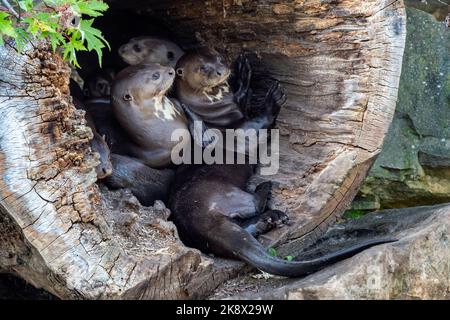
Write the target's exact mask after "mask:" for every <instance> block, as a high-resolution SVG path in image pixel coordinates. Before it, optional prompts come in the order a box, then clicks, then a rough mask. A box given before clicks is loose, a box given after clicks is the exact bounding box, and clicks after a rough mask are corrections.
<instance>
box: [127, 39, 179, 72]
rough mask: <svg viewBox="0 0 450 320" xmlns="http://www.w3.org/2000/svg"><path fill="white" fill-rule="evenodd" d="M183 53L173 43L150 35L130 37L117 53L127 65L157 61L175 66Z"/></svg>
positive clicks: (164, 64)
mask: <svg viewBox="0 0 450 320" xmlns="http://www.w3.org/2000/svg"><path fill="white" fill-rule="evenodd" d="M183 54H184V52H183V50H181V49H180V47H178V46H177V45H176V44H175V43H173V42H170V41H167V40H163V39H158V38H152V37H138V38H132V39H131V40H130V41H128V42H127V43H125V44H123V45H122V46H121V47H120V48H119V55H120V57H121V58H122V59H123V61H125V62H126V63H128V64H129V65H136V64H140V63H158V64H160V65H163V66H171V67H173V68H174V67H175V66H176V64H177V61H178V59H180V57H181V56H182V55H183Z"/></svg>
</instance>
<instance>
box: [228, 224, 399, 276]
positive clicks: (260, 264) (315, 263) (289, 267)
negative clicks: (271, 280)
mask: <svg viewBox="0 0 450 320" xmlns="http://www.w3.org/2000/svg"><path fill="white" fill-rule="evenodd" d="M233 229H234V232H233V233H235V236H237V234H236V233H240V236H239V239H240V240H241V241H239V242H241V243H240V246H238V248H227V249H229V250H230V251H229V252H231V253H232V254H233V255H234V256H235V257H238V258H240V259H241V260H244V261H245V262H247V263H248V264H250V265H252V266H254V267H256V268H258V269H260V270H262V271H265V272H267V273H270V274H274V275H278V276H285V277H300V276H304V275H307V274H309V273H312V272H315V271H317V270H319V269H321V268H323V267H325V266H328V265H330V264H333V263H335V262H337V261H340V260H343V259H346V258H349V257H351V256H353V255H355V254H357V253H359V252H361V251H363V250H365V249H367V248H370V247H372V246H376V245H379V244H383V243H389V242H395V241H397V239H393V238H384V239H379V240H370V241H366V242H363V243H361V244H358V245H355V246H351V247H348V248H344V249H341V250H338V251H336V252H333V253H330V254H327V255H325V256H322V257H320V258H317V259H312V260H304V261H287V260H283V259H279V258H275V257H272V256H270V255H269V254H268V253H267V250H266V249H265V248H264V247H263V246H262V245H261V244H260V243H259V242H258V241H257V240H256V239H255V238H254V237H253V236H252V235H251V234H250V233H248V232H247V231H245V230H243V229H241V230H239V231H240V232H239V231H238V230H236V228H233ZM236 239H237V238H235V240H236ZM233 242H234V245H236V241H233Z"/></svg>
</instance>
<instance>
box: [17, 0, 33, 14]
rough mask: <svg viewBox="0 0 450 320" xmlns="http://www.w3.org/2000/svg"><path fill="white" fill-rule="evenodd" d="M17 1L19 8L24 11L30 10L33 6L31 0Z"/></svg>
mask: <svg viewBox="0 0 450 320" xmlns="http://www.w3.org/2000/svg"><path fill="white" fill-rule="evenodd" d="M18 2H19V7H20V9H22V10H23V11H25V12H27V11H30V10H31V9H33V7H34V4H33V0H22V1H18Z"/></svg>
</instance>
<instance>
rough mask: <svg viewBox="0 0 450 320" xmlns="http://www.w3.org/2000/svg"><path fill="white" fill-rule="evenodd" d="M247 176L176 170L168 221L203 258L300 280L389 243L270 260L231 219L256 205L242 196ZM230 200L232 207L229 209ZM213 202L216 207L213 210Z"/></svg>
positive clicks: (218, 169) (232, 171)
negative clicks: (233, 261)
mask: <svg viewBox="0 0 450 320" xmlns="http://www.w3.org/2000/svg"><path fill="white" fill-rule="evenodd" d="M251 174H252V169H251V167H250V166H248V165H210V166H206V165H204V166H202V165H199V166H185V167H182V168H180V169H179V170H178V172H177V174H176V178H175V182H174V185H173V187H172V190H171V194H170V198H169V208H170V210H171V212H172V216H171V219H172V220H173V222H174V223H175V225H176V226H177V229H178V232H179V235H180V237H181V240H182V241H183V242H184V243H185V244H186V245H188V246H191V247H195V248H197V249H200V250H202V251H203V252H205V253H213V254H215V255H218V256H221V257H228V258H233V259H239V260H243V261H245V262H247V263H248V264H250V265H252V266H254V267H256V268H258V269H260V270H263V271H265V272H268V273H271V274H275V275H280V276H287V277H300V276H304V275H306V274H309V273H312V272H314V271H317V270H319V269H320V268H323V267H324V266H326V265H329V264H332V263H334V262H337V261H339V260H342V259H345V258H348V257H350V256H352V255H354V254H356V253H358V252H360V251H363V250H364V249H366V248H369V247H371V246H374V245H377V244H382V243H387V242H391V241H395V240H394V239H381V240H373V241H368V242H365V243H362V244H359V245H356V246H353V247H350V248H345V249H342V250H339V251H337V252H335V253H332V254H328V255H326V256H323V257H320V258H317V259H314V260H308V261H286V260H282V259H278V258H274V257H272V256H270V255H269V254H268V253H267V251H266V249H265V248H264V247H263V246H262V245H261V244H260V243H259V242H258V241H257V240H256V239H255V237H254V236H253V235H252V234H251V233H250V232H248V231H247V230H245V229H244V228H242V227H241V226H239V225H238V224H237V223H235V221H233V219H232V218H236V215H235V214H236V212H235V209H236V207H241V208H248V207H249V196H253V201H254V203H255V204H258V202H259V201H261V199H259V198H258V197H257V196H256V195H252V194H250V193H248V192H247V191H245V186H246V182H247V180H248V178H249V177H250V175H251ZM227 190H233V191H234V192H233V198H230V197H228V195H227ZM250 199H251V198H250ZM230 200H232V205H229V204H230ZM213 202H215V203H218V204H220V205H217V206H215V205H213ZM239 202H241V203H239ZM256 207H257V206H256ZM256 207H255V208H256ZM232 214H233V215H232ZM237 214H239V212H237ZM240 214H241V215H242V218H250V217H251V216H253V217H256V216H258V215H259V214H261V212H258V210H257V209H255V210H254V212H253V214H251V213H250V212H248V211H247V212H241V213H240ZM238 216H239V215H238Z"/></svg>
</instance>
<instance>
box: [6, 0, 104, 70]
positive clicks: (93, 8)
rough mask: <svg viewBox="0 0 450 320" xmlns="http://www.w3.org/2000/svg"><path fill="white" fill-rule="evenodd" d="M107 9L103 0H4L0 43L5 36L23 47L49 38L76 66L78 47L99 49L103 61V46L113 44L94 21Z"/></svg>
mask: <svg viewBox="0 0 450 320" xmlns="http://www.w3.org/2000/svg"><path fill="white" fill-rule="evenodd" d="M107 9H108V5H107V4H106V3H104V2H103V1H101V0H42V1H36V0H0V45H3V44H4V38H5V37H11V38H13V39H14V40H15V41H16V45H17V48H18V49H19V50H22V49H23V47H24V46H25V44H26V43H27V42H28V41H30V40H33V39H37V40H46V41H48V42H49V43H50V44H51V47H52V49H53V51H56V50H57V49H58V48H60V49H61V54H62V56H63V58H64V59H65V60H67V61H69V62H70V63H71V64H72V65H74V66H76V67H80V66H79V64H78V61H77V56H76V53H77V51H95V52H96V53H97V55H98V59H99V64H100V65H101V61H102V49H103V48H105V47H108V48H109V49H110V47H109V44H108V42H107V41H106V40H105V38H104V37H103V35H102V33H101V31H100V30H98V29H96V28H94V27H92V24H93V22H94V19H93V18H96V17H99V16H101V15H102V14H103V13H104V12H105V11H106V10H107ZM89 18H91V19H89Z"/></svg>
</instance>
